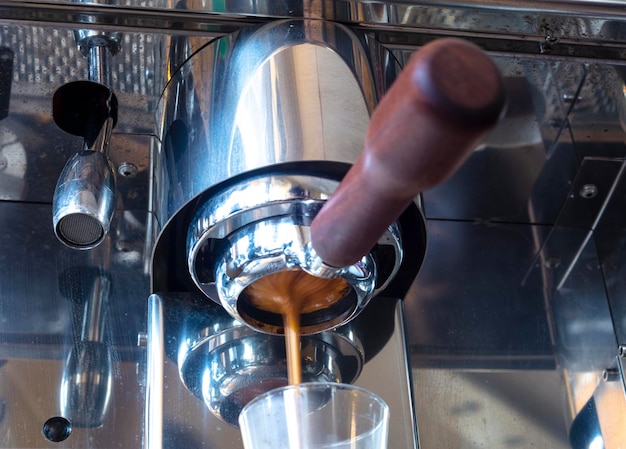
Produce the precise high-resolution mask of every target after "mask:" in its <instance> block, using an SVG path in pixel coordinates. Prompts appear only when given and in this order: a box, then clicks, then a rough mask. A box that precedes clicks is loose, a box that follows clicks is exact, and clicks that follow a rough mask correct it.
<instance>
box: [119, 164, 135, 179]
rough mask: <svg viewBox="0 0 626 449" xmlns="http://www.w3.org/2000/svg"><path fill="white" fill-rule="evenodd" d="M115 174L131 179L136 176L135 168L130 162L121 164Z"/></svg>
mask: <svg viewBox="0 0 626 449" xmlns="http://www.w3.org/2000/svg"><path fill="white" fill-rule="evenodd" d="M117 172H118V173H119V174H120V176H123V177H125V178H132V177H133V176H135V175H136V174H137V166H136V165H135V164H131V163H130V162H122V163H121V164H120V166H119V167H117Z"/></svg>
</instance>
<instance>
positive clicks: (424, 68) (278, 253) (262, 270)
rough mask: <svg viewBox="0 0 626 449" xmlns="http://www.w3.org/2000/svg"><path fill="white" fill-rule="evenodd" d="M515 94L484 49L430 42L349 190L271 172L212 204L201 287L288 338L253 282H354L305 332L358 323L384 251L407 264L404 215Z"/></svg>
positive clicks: (195, 247)
mask: <svg viewBox="0 0 626 449" xmlns="http://www.w3.org/2000/svg"><path fill="white" fill-rule="evenodd" d="M505 97H506V95H505V92H504V87H503V82H502V79H501V75H500V72H499V71H498V69H497V68H496V66H495V64H494V63H493V62H492V61H491V59H490V58H489V57H488V56H487V55H486V54H485V53H483V52H482V50H480V49H479V48H478V47H477V46H475V45H473V44H471V43H469V42H467V41H464V40H460V39H440V40H436V41H434V42H431V43H429V44H427V45H425V46H424V47H422V48H421V49H420V50H418V51H417V52H416V53H415V54H414V55H413V57H412V58H411V60H410V61H409V63H408V64H407V67H406V68H405V69H404V70H403V71H402V73H401V74H400V76H399V77H398V79H397V80H396V81H395V83H394V84H393V86H392V87H391V89H390V90H389V92H388V93H387V94H386V95H385V96H384V98H383V100H382V101H381V102H380V104H379V105H378V106H377V108H376V110H375V111H374V114H373V115H372V118H371V122H370V124H369V127H368V130H367V136H366V140H365V146H364V149H363V152H362V154H361V155H360V157H359V158H358V160H357V161H356V162H355V164H354V165H353V166H352V167H351V168H350V170H349V171H348V173H347V174H346V176H345V177H344V179H343V181H342V182H341V183H337V184H338V185H334V184H333V182H330V181H328V180H326V179H323V178H319V177H293V176H288V175H280V174H265V175H260V176H257V177H256V178H252V179H245V180H243V181H242V182H239V183H232V184H231V185H230V186H229V187H228V188H226V189H224V190H222V191H221V192H219V193H217V194H216V195H214V196H213V197H212V198H210V199H208V200H207V201H206V202H204V203H202V204H201V206H200V207H199V208H198V210H197V211H196V214H195V216H194V219H193V220H192V222H191V223H192V224H191V226H190V228H189V233H188V241H187V249H188V264H189V269H190V273H191V276H192V278H193V280H194V281H195V282H196V284H197V285H198V286H199V287H200V289H201V290H203V291H204V292H205V293H206V294H207V295H208V296H210V297H212V298H214V299H215V298H218V299H219V301H220V302H221V304H222V305H223V306H224V308H225V309H226V310H227V311H228V312H229V313H230V314H231V315H233V316H234V317H235V318H237V319H238V320H241V321H243V322H244V323H247V324H249V325H251V326H252V327H254V328H255V329H257V330H260V331H264V332H270V333H282V332H283V328H282V320H281V316H280V315H279V314H276V313H272V312H269V311H268V310H265V309H261V308H258V307H256V306H255V304H254V302H252V301H250V298H249V295H247V294H246V292H247V291H248V289H249V287H250V286H251V285H254V284H255V283H257V282H259V281H260V280H261V279H265V278H266V277H267V276H270V275H273V274H274V273H277V272H283V271H294V272H295V271H304V272H306V273H308V274H309V275H311V276H314V277H318V278H324V279H336V278H343V279H344V281H345V282H346V284H347V285H348V286H349V288H348V289H347V290H346V293H345V295H344V296H343V297H342V298H341V299H340V300H338V301H336V302H333V303H332V304H331V305H330V306H329V307H325V308H321V309H319V310H315V311H313V312H312V313H310V314H309V315H307V314H303V316H302V330H303V333H305V334H306V333H315V332H320V331H323V330H326V329H330V328H333V327H336V326H338V325H339V324H342V323H345V322H347V321H349V320H351V319H352V318H354V317H355V316H356V315H357V314H358V313H359V312H360V311H361V310H362V309H363V308H364V307H365V305H366V304H367V302H368V301H369V299H370V298H371V297H372V296H373V295H374V294H375V290H376V288H377V287H380V286H381V279H380V278H379V273H377V266H379V262H380V259H381V257H382V256H381V254H380V250H381V248H385V247H386V248H387V249H389V248H390V249H391V252H392V253H393V254H394V258H395V260H396V263H395V265H396V266H397V263H398V261H399V260H401V258H402V242H401V239H400V238H399V235H400V233H399V232H398V230H397V223H396V220H397V219H398V217H399V216H400V215H401V214H402V212H403V211H404V210H405V209H406V208H407V207H408V206H409V205H410V204H411V203H412V202H413V201H414V199H415V197H416V196H418V195H419V193H420V192H422V191H424V190H426V189H429V188H431V187H434V186H435V185H437V184H439V183H441V182H443V181H444V180H445V179H447V178H448V177H449V176H451V175H452V173H453V172H454V171H455V170H456V169H457V168H458V167H459V165H460V164H462V162H463V161H464V160H465V159H466V158H467V157H468V155H469V154H470V152H471V151H472V150H473V149H474V148H475V147H476V146H477V145H478V143H479V142H480V140H481V139H482V138H483V137H484V136H485V134H486V133H487V131H488V130H489V129H491V128H492V127H493V126H494V125H495V123H496V122H497V120H498V119H499V117H500V116H501V114H502V110H503V108H504V104H505ZM383 252H384V251H383ZM392 265H393V264H392ZM386 274H387V275H388V276H387V279H389V278H392V277H393V275H394V269H391V270H388V272H387V273H386ZM382 282H383V283H384V282H386V280H382Z"/></svg>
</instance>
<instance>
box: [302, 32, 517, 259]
mask: <svg viewBox="0 0 626 449" xmlns="http://www.w3.org/2000/svg"><path fill="white" fill-rule="evenodd" d="M505 98H506V94H505V89H504V85H503V81H502V77H501V74H500V72H499V70H498V68H497V67H496V66H495V64H494V63H493V61H492V60H491V59H490V58H489V57H488V56H487V55H486V54H485V53H484V52H483V51H482V50H481V49H480V48H479V47H477V46H475V45H474V44H472V43H469V42H467V41H464V40H461V39H455V38H444V39H439V40H435V41H432V42H430V43H428V44H427V45H425V46H423V47H422V48H420V49H419V50H418V51H416V52H415V54H414V55H413V56H412V57H411V59H410V61H409V63H408V64H407V66H406V67H405V68H404V69H403V71H402V72H401V73H400V75H399V76H398V78H397V79H396V81H395V83H394V84H393V85H392V86H391V88H390V89H389V91H388V92H387V93H386V95H385V96H384V97H383V99H382V101H381V102H380V104H379V105H378V107H377V108H376V110H375V111H374V113H373V115H372V118H371V122H370V124H369V127H368V131H367V136H366V139H365V148H364V150H363V152H362V154H361V155H360V157H359V158H358V160H357V161H356V162H355V164H354V165H353V166H352V167H351V169H350V170H349V171H348V173H347V174H346V176H345V178H344V179H343V181H342V182H341V184H340V185H339V186H338V188H337V190H336V191H335V192H334V193H333V195H332V196H331V197H330V198H329V200H328V201H327V202H326V204H325V205H324V206H323V207H322V209H321V210H320V212H319V213H318V215H317V216H316V217H315V219H314V220H313V222H312V224H311V243H312V245H313V248H314V249H315V251H316V252H317V254H318V255H319V256H320V258H321V259H322V260H323V261H324V262H325V263H326V264H328V265H331V266H334V267H345V266H349V265H352V264H353V263H355V262H357V261H358V260H360V259H361V257H363V255H365V254H366V253H367V252H368V251H370V250H371V249H372V248H373V247H374V245H375V244H376V242H377V241H378V239H379V238H380V236H382V235H383V233H384V232H385V230H386V229H387V227H388V226H389V225H390V224H391V223H393V222H394V221H395V220H396V219H397V218H398V217H399V216H400V215H401V214H402V212H403V211H404V210H405V209H406V207H407V206H408V205H409V204H410V203H411V201H413V199H414V198H415V197H416V195H418V194H419V193H420V192H422V191H424V190H426V189H429V188H432V187H434V186H436V185H437V184H439V183H441V182H443V181H444V180H446V179H447V178H448V177H450V176H451V175H452V174H453V173H454V172H455V171H456V169H457V168H458V167H459V166H460V165H461V164H462V163H463V162H464V161H465V159H466V158H467V157H468V156H469V154H470V153H471V151H472V150H473V149H474V148H475V147H476V146H477V145H478V144H479V142H480V140H481V139H482V138H483V137H484V136H485V134H486V133H487V131H489V129H491V128H492V127H493V126H494V125H495V123H496V122H497V121H498V119H499V118H500V116H501V115H502V110H503V108H504V104H505Z"/></svg>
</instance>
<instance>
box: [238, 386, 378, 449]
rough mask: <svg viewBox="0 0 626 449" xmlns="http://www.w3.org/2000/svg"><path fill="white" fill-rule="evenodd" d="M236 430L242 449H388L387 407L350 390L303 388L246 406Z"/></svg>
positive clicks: (361, 391)
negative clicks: (240, 437)
mask: <svg viewBox="0 0 626 449" xmlns="http://www.w3.org/2000/svg"><path fill="white" fill-rule="evenodd" d="M239 427H240V429H241V435H242V438H243V445H244V448H245V449H331V448H332V449H386V447H387V434H388V430H389V407H388V406H387V404H385V402H384V401H383V400H382V399H381V398H379V397H378V396H376V395H375V394H373V393H371V392H369V391H367V390H365V389H363V388H360V387H355V386H353V385H347V384H340V383H332V382H330V383H326V382H315V383H304V384H300V385H291V386H288V387H282V388H277V389H275V390H271V391H268V392H267V393H264V394H262V395H261V396H259V397H257V398H255V399H253V400H252V401H250V402H249V403H248V404H247V405H246V406H245V407H244V408H243V410H242V411H241V414H240V415H239Z"/></svg>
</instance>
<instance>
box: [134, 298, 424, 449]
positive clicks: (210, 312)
mask: <svg viewBox="0 0 626 449" xmlns="http://www.w3.org/2000/svg"><path fill="white" fill-rule="evenodd" d="M198 299H199V301H198ZM376 300H377V301H379V302H378V303H377V307H376V312H375V313H374V314H372V315H371V316H367V315H361V316H360V317H365V318H366V320H367V321H366V322H363V323H359V320H360V319H361V318H360V317H359V318H357V319H355V321H353V323H352V324H349V325H348V326H347V327H346V328H340V329H338V331H337V332H339V333H342V332H345V335H346V336H350V337H351V338H354V337H355V336H356V337H358V336H360V337H361V338H364V340H362V341H361V343H362V344H363V351H364V358H365V365H363V370H362V371H361V372H360V373H358V375H357V376H356V380H355V381H354V382H352V383H353V384H354V385H358V386H361V387H363V388H366V389H369V390H370V391H374V392H375V393H377V394H378V395H379V396H381V397H382V398H383V400H384V401H385V402H386V403H387V404H388V405H389V406H390V410H391V413H392V415H393V416H394V418H393V419H392V420H391V423H390V429H389V445H388V447H389V449H405V448H407V447H416V444H417V434H416V429H415V428H412V427H411V426H409V427H407V426H406V422H414V416H413V411H412V407H411V393H410V385H411V384H410V372H409V368H408V359H407V358H406V352H405V351H404V345H405V341H406V340H405V336H404V320H403V312H402V303H401V301H399V300H395V299H389V298H377V299H376ZM149 304H150V311H149V316H150V317H151V319H150V320H149V325H150V328H149V330H148V335H149V336H152V337H151V338H148V354H150V358H149V365H148V372H149V373H151V379H152V380H153V381H154V383H151V386H150V389H149V390H148V393H149V394H148V395H147V397H146V400H147V403H148V404H149V407H148V408H147V409H146V410H147V415H146V416H147V422H146V428H147V429H150V433H149V434H147V435H146V438H147V445H146V446H145V447H146V448H150V449H154V448H162V449H167V448H179V447H183V446H189V445H193V447H198V448H213V447H230V448H241V447H242V443H241V436H240V434H239V431H238V429H237V428H235V427H233V426H231V425H229V424H227V423H225V422H224V421H223V420H222V419H220V418H218V417H217V416H216V415H214V414H213V413H212V412H211V411H210V410H209V409H208V408H207V407H206V406H205V405H204V400H203V398H202V393H203V392H202V391H199V389H200V386H199V387H198V389H196V388H190V389H187V387H186V386H185V385H184V384H183V383H182V382H181V376H183V377H184V378H185V379H186V380H187V381H192V382H193V383H195V382H197V380H198V379H197V376H198V374H200V372H204V371H205V370H214V369H216V368H215V366H214V365H215V364H216V363H220V364H221V363H224V359H226V358H228V357H230V356H233V355H235V354H237V355H243V354H241V353H238V352H237V351H235V350H234V349H235V348H234V347H233V348H231V350H230V351H227V352H224V353H222V352H220V353H219V358H216V359H212V358H211V357H210V355H211V353H210V352H208V353H206V354H205V351H206V350H207V349H209V348H210V347H211V344H210V343H211V341H210V340H211V338H209V337H210V334H211V333H216V332H217V331H218V330H220V329H221V330H222V331H223V330H226V329H225V328H221V326H223V325H225V323H226V322H228V321H230V322H231V323H233V320H232V318H230V317H229V316H228V315H227V314H225V313H224V311H221V310H217V309H214V308H215V307H217V306H216V305H215V304H211V305H210V308H209V309H206V307H205V304H206V301H204V300H203V299H202V298H198V297H196V298H195V299H194V297H193V296H190V295H189V294H185V295H180V294H163V295H153V296H151V297H150V303H149ZM198 305H200V307H199V308H198ZM212 308H213V309H212ZM181 312H184V313H181ZM215 316H219V317H220V318H219V319H218V322H219V323H218V324H217V325H214V324H212V323H211V320H210V319H209V317H215ZM373 322H377V323H378V324H379V325H380V329H379V332H380V333H381V334H382V335H386V338H380V336H377V335H374V334H370V335H367V334H364V333H362V332H360V331H362V330H364V329H365V328H361V329H358V328H357V329H355V331H356V333H353V332H352V331H351V328H350V326H352V325H353V324H356V325H357V326H362V325H364V324H366V325H370V326H371V324H372V323H373ZM234 324H235V325H236V324H237V323H236V322H235V323H234ZM207 326H208V327H207ZM205 327H207V328H206V331H205V332H204V333H203V334H204V338H205V339H207V340H206V342H205V343H208V344H205V345H204V346H202V345H201V346H194V347H193V348H191V353H190V352H189V350H190V347H189V344H192V343H193V342H194V341H196V339H197V336H198V331H200V330H202V329H204V328H205ZM213 327H215V328H213ZM231 329H232V330H235V329H236V328H234V327H231ZM237 333H240V335H239V336H238V338H239V339H240V340H241V341H242V344H245V343H244V342H243V340H244V339H245V338H246V337H249V336H250V333H249V330H246V328H241V329H240V330H239V331H237ZM216 335H217V334H216ZM219 335H220V338H222V337H224V336H226V335H223V334H219ZM168 336H169V337H168ZM259 336H261V335H259ZM154 337H156V338H154ZM229 337H230V335H229ZM152 338H154V339H152ZM262 338H263V339H265V340H267V339H272V340H273V341H274V342H275V343H276V344H277V346H278V347H280V345H281V344H283V340H282V338H281V337H278V336H270V335H263V336H262ZM310 338H311V339H315V338H324V337H323V336H320V337H310ZM203 341H204V340H203ZM327 341H329V340H327ZM216 342H217V343H218V346H217V348H215V349H219V348H220V344H225V342H223V341H221V340H216ZM267 344H268V341H264V342H263V345H267ZM265 349H266V348H264V347H261V350H265ZM196 350H197V351H200V352H201V354H202V355H201V356H200V357H196V358H195V361H194V360H192V362H191V363H190V364H189V365H190V366H189V367H187V365H185V363H186V359H187V357H190V356H192V355H193V351H196ZM253 350H254V347H250V346H248V347H247V351H248V352H250V351H253ZM283 351H284V344H283ZM277 352H278V353H279V351H277ZM163 354H165V355H166V356H165V357H163ZM283 354H284V352H283ZM275 355H276V354H274V356H275ZM179 357H180V358H179ZM248 357H250V356H248ZM198 361H200V362H203V363H197V362H198ZM241 361H243V360H241ZM181 362H182V363H181ZM265 363H266V364H267V365H266V367H265V368H266V370H267V371H266V372H269V369H270V368H271V367H272V365H270V364H269V361H266V362H265ZM276 368H280V366H274V369H276ZM185 369H193V371H192V372H186V371H184V370H185ZM198 371H199V372H198ZM257 374H258V373H257ZM272 375H274V373H272ZM383 379H384V382H381V380H383ZM278 380H280V378H279V379H278ZM267 381H272V379H271V378H270V379H267ZM283 381H284V375H283ZM193 383H192V384H187V385H188V386H191V385H193ZM198 395H200V396H198ZM160 404H162V409H160V408H159V405H160Z"/></svg>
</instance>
